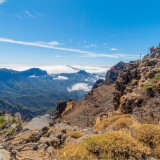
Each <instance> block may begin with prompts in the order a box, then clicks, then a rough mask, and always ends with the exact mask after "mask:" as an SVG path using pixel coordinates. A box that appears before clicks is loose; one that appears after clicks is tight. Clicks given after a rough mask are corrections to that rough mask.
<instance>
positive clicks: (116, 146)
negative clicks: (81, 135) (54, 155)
mask: <svg viewBox="0 0 160 160" xmlns="http://www.w3.org/2000/svg"><path fill="white" fill-rule="evenodd" d="M149 153H150V152H149V149H148V148H147V147H144V146H143V145H142V144H141V143H139V142H138V141H137V140H135V139H134V138H132V137H131V136H129V135H127V134H125V133H122V132H118V131H112V132H107V133H105V134H101V135H96V136H93V137H90V138H87V139H85V140H84V141H82V142H80V143H79V144H73V145H72V146H65V147H64V148H63V149H61V150H60V151H59V155H60V156H61V158H62V159H66V160H96V159H130V160H134V159H142V157H143V156H144V155H148V154H149Z"/></svg>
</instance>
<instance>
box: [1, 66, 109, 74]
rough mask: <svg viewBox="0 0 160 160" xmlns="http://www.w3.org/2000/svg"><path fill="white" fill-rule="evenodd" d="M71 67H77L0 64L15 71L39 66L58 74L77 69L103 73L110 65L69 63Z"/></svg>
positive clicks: (49, 72) (72, 71)
mask: <svg viewBox="0 0 160 160" xmlns="http://www.w3.org/2000/svg"><path fill="white" fill-rule="evenodd" d="M71 66H72V67H74V68H76V69H78V70H76V69H73V68H70V67H69V66H66V65H53V66H37V65H18V64H17V65H16V64H15V65H13V64H8V65H0V68H7V69H13V70H16V71H24V70H27V69H30V68H40V69H42V70H46V71H47V73H48V74H60V73H77V72H78V71H79V70H85V71H86V72H88V73H96V74H105V73H106V72H107V70H108V69H109V68H110V67H111V66H107V65H106V66H80V65H71Z"/></svg>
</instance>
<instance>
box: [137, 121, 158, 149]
mask: <svg viewBox="0 0 160 160" xmlns="http://www.w3.org/2000/svg"><path fill="white" fill-rule="evenodd" d="M135 138H136V139H137V140H138V141H140V142H142V143H144V144H145V145H147V146H149V147H150V148H151V149H156V148H159V149H160V127H159V126H156V125H154V124H142V125H140V127H139V128H138V129H137V130H136V131H135Z"/></svg>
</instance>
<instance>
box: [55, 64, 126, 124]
mask: <svg viewBox="0 0 160 160" xmlns="http://www.w3.org/2000/svg"><path fill="white" fill-rule="evenodd" d="M125 66H126V64H125V63H124V62H119V63H118V64H117V65H115V66H113V67H112V68H111V69H110V70H109V71H108V72H107V74H106V79H105V81H104V82H102V84H100V85H97V83H95V84H94V86H93V89H92V90H91V91H90V92H89V93H88V94H87V95H86V96H85V98H84V99H83V100H82V101H75V100H74V101H66V102H63V101H62V102H60V103H59V104H58V106H57V113H56V116H60V117H61V118H62V119H64V120H66V121H69V122H70V123H71V124H73V125H78V126H81V127H85V126H93V125H94V124H95V122H96V118H97V116H98V115H100V114H103V113H106V112H107V111H109V110H110V109H113V97H114V94H113V93H114V92H115V85H114V84H113V83H114V82H115V80H116V78H117V76H118V73H119V71H120V70H121V69H123V68H124V67H125ZM107 83H108V84H110V85H106V84H107Z"/></svg>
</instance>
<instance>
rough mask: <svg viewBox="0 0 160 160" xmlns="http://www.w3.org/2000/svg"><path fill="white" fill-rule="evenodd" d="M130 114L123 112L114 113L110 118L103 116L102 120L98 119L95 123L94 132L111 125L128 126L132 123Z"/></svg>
mask: <svg viewBox="0 0 160 160" xmlns="http://www.w3.org/2000/svg"><path fill="white" fill-rule="evenodd" d="M132 121H133V120H132V115H130V114H123V115H115V116H113V117H112V118H105V119H103V120H102V121H99V122H98V123H96V124H95V126H94V129H95V132H96V131H99V130H103V129H105V128H107V127H109V126H111V125H113V124H114V125H117V126H118V127H123V128H124V127H128V126H129V125H130V124H132Z"/></svg>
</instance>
